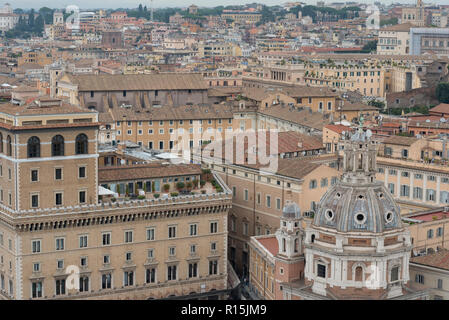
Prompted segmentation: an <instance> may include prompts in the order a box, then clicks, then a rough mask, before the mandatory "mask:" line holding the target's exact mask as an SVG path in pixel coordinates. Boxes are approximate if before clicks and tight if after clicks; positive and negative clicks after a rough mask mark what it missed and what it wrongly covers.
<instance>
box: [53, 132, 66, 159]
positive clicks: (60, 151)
mask: <svg viewBox="0 0 449 320" xmlns="http://www.w3.org/2000/svg"><path fill="white" fill-rule="evenodd" d="M51 155H52V157H57V156H63V155H64V137H63V136H61V135H59V134H58V135H56V136H54V137H53V139H51Z"/></svg>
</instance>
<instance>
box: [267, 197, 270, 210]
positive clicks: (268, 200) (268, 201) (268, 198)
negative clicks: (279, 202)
mask: <svg viewBox="0 0 449 320" xmlns="http://www.w3.org/2000/svg"><path fill="white" fill-rule="evenodd" d="M267 207H268V208H271V196H267Z"/></svg>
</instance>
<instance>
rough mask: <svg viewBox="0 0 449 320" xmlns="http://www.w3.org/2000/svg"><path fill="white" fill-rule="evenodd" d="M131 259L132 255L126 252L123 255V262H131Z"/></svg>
mask: <svg viewBox="0 0 449 320" xmlns="http://www.w3.org/2000/svg"><path fill="white" fill-rule="evenodd" d="M132 259H133V254H132V252H127V253H125V260H126V261H131V260H132Z"/></svg>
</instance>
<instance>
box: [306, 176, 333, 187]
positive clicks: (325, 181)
mask: <svg viewBox="0 0 449 320" xmlns="http://www.w3.org/2000/svg"><path fill="white" fill-rule="evenodd" d="M337 181H338V178H337V177H332V178H331V186H333V185H335V184H336V183H337ZM320 186H321V188H324V187H327V186H328V179H327V178H322V179H321V183H320ZM317 187H318V182H317V180H315V179H312V180H310V182H309V189H315V188H317Z"/></svg>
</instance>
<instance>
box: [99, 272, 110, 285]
mask: <svg viewBox="0 0 449 320" xmlns="http://www.w3.org/2000/svg"><path fill="white" fill-rule="evenodd" d="M101 288H102V289H111V288H112V274H110V273H104V274H102V275H101Z"/></svg>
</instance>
